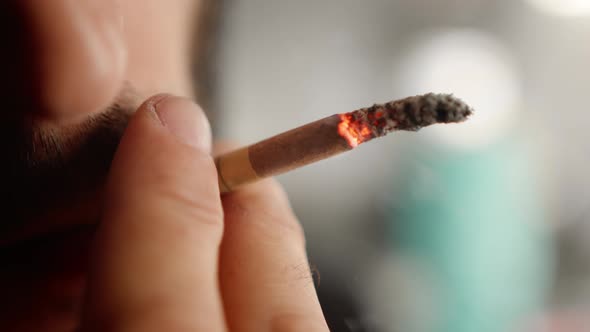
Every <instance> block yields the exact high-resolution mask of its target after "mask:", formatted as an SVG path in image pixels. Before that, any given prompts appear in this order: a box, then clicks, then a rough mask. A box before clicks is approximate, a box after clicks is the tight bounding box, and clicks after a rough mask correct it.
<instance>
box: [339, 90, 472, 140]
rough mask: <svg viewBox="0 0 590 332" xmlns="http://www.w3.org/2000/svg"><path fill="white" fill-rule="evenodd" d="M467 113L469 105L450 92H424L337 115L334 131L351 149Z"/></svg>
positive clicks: (460, 118) (459, 118) (454, 119)
mask: <svg viewBox="0 0 590 332" xmlns="http://www.w3.org/2000/svg"><path fill="white" fill-rule="evenodd" d="M471 114H473V110H472V108H471V107H470V106H469V105H467V104H466V103H464V102H463V101H461V100H460V99H458V98H456V97H454V96H453V95H451V94H435V93H428V94H425V95H419V96H413V97H407V98H404V99H400V100H394V101H390V102H388V103H384V104H375V105H373V106H371V107H367V108H361V109H359V110H356V111H353V112H350V113H344V114H341V115H340V119H341V122H340V124H339V126H338V133H339V134H340V135H341V136H342V137H344V138H345V139H346V140H347V141H348V143H349V145H350V146H351V147H353V148H354V147H356V146H358V145H359V144H361V143H363V142H366V141H368V140H371V139H373V138H376V137H382V136H385V135H387V134H388V133H390V132H392V131H396V130H407V131H418V130H420V129H421V128H423V127H426V126H430V125H432V124H435V123H454V122H463V121H465V120H467V119H468V118H469V116H470V115H471Z"/></svg>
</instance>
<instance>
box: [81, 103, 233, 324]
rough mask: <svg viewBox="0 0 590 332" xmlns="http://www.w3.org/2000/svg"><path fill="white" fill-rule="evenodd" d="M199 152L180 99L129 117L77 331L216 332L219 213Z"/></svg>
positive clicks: (199, 115) (196, 122) (190, 116)
mask: <svg viewBox="0 0 590 332" xmlns="http://www.w3.org/2000/svg"><path fill="white" fill-rule="evenodd" d="M209 145H210V129H209V127H208V123H207V120H206V118H205V116H204V115H203V112H202V111H201V110H200V109H199V108H198V107H197V106H195V105H194V104H192V103H190V102H189V101H188V100H185V99H180V98H174V97H169V96H168V97H166V96H164V97H163V96H158V97H155V98H152V99H150V100H148V101H147V102H145V103H144V104H143V105H142V106H141V107H140V108H139V110H138V112H137V113H136V114H135V115H134V118H133V119H132V120H131V122H130V124H129V126H128V128H127V130H126V132H125V135H124V137H123V139H122V141H121V144H120V147H119V149H118V151H117V154H116V156H115V159H114V161H113V165H112V170H111V173H110V178H109V182H108V185H107V191H106V194H107V196H106V206H105V211H104V217H103V219H102V221H101V224H100V226H99V229H98V234H97V238H96V246H95V259H94V261H93V266H92V272H91V274H90V278H89V294H88V298H87V306H86V308H85V323H86V325H85V328H88V329H91V330H98V331H103V330H117V331H128V330H129V331H131V330H133V331H189V330H190V331H196V330H198V331H219V330H222V329H224V319H223V308H222V305H221V299H220V294H219V285H218V275H217V271H218V269H217V266H218V264H217V262H218V254H219V253H218V248H219V244H220V241H221V236H222V233H223V210H222V207H221V201H220V198H219V189H218V186H217V175H216V171H215V165H214V163H213V160H212V158H211V157H210V155H209V148H210V146H209Z"/></svg>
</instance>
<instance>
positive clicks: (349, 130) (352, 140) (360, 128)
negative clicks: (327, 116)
mask: <svg viewBox="0 0 590 332" xmlns="http://www.w3.org/2000/svg"><path fill="white" fill-rule="evenodd" d="M340 120H341V121H340V123H339V124H338V134H340V136H342V137H344V138H345V139H346V141H348V144H349V145H350V146H351V147H353V148H356V147H357V146H358V145H359V144H361V143H362V142H364V141H366V140H367V139H368V138H370V137H372V134H373V133H372V132H371V129H370V128H368V127H367V126H366V125H363V124H361V123H359V122H357V121H355V120H354V118H353V117H352V116H351V115H349V114H340Z"/></svg>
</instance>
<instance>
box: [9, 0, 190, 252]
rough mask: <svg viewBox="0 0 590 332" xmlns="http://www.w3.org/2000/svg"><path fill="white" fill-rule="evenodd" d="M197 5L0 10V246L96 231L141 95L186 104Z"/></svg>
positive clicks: (133, 1) (136, 0) (131, 0)
mask: <svg viewBox="0 0 590 332" xmlns="http://www.w3.org/2000/svg"><path fill="white" fill-rule="evenodd" d="M198 7H199V1H198V0H126V1H116V0H50V1H36V0H23V1H8V2H3V3H2V4H0V12H1V14H0V15H2V16H4V17H2V20H1V21H0V22H2V23H1V24H2V26H1V32H0V38H1V40H2V41H3V43H4V51H3V52H1V54H0V59H1V60H2V61H1V63H2V65H3V66H4V67H5V71H4V72H5V76H3V77H2V79H1V81H2V82H3V84H2V86H1V89H0V91H2V92H1V93H2V99H1V100H2V101H3V106H4V107H3V108H4V109H3V115H4V116H3V118H2V120H1V121H0V148H1V149H2V150H1V151H3V158H2V163H1V165H0V167H1V169H0V174H1V175H2V177H3V178H2V179H1V180H2V183H3V185H2V191H3V197H7V198H6V199H4V204H5V211H4V215H5V216H6V217H5V218H4V219H3V220H2V222H0V234H1V236H0V244H1V243H6V242H10V241H13V240H17V239H19V238H22V237H28V236H31V235H32V234H35V233H42V232H46V231H48V230H53V229H55V228H56V227H58V226H70V225H71V224H74V223H81V222H82V223H93V222H94V221H95V218H96V216H97V214H96V213H95V212H96V211H97V210H96V206H95V202H97V201H100V199H99V196H100V187H101V183H102V181H103V179H104V176H105V175H106V173H107V171H108V167H109V163H110V160H111V158H112V155H113V153H114V150H115V148H116V146H117V143H118V141H119V138H120V136H121V134H122V131H123V129H124V128H125V125H126V123H127V119H128V117H129V115H130V114H131V113H132V112H133V111H134V110H135V108H136V107H137V106H138V104H139V103H140V102H141V101H142V100H143V99H144V98H145V97H147V96H149V95H152V94H155V93H159V92H168V93H174V94H178V95H186V96H189V95H191V89H192V87H191V83H190V81H191V78H190V75H189V74H190V68H189V67H190V61H191V59H190V57H189V53H190V48H191V47H192V46H193V45H192V44H191V33H192V30H193V29H192V28H193V24H194V17H195V14H196V11H197V10H198Z"/></svg>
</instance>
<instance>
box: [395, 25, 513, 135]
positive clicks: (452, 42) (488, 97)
mask: <svg viewBox="0 0 590 332" xmlns="http://www.w3.org/2000/svg"><path fill="white" fill-rule="evenodd" d="M515 68H516V67H515V66H514V65H513V64H512V59H511V57H510V56H509V54H508V52H507V51H506V49H505V48H504V47H502V45H501V44H500V43H499V42H497V41H496V40H495V39H493V38H492V37H490V36H488V35H486V34H484V33H483V32H479V31H474V30H446V31H442V32H436V33H433V34H427V35H425V36H424V37H423V38H417V40H416V42H415V44H414V45H411V46H410V48H409V52H408V54H406V55H405V60H403V61H402V62H401V64H400V67H399V69H398V70H397V71H396V73H395V75H394V80H396V81H395V86H397V87H399V89H400V90H401V92H403V94H404V95H416V94H422V93H426V92H435V93H452V94H454V95H455V96H456V97H458V98H460V99H462V100H463V101H465V102H466V103H467V104H469V105H470V106H472V107H473V108H474V110H475V112H474V114H473V116H472V117H471V118H470V119H469V120H468V121H466V122H464V123H461V124H451V125H438V126H432V127H429V128H425V129H424V134H425V135H434V136H435V137H434V139H435V140H436V141H438V142H441V143H443V144H451V145H453V146H465V147H473V146H481V145H483V144H486V143H489V142H491V141H493V140H494V139H495V138H496V137H498V136H499V135H501V134H503V133H505V129H506V128H507V127H508V125H509V124H510V123H512V122H513V120H514V118H515V115H516V114H515V111H517V110H518V107H519V102H520V93H521V92H520V79H519V75H517V73H516V72H517V71H516V69H515Z"/></svg>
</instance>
